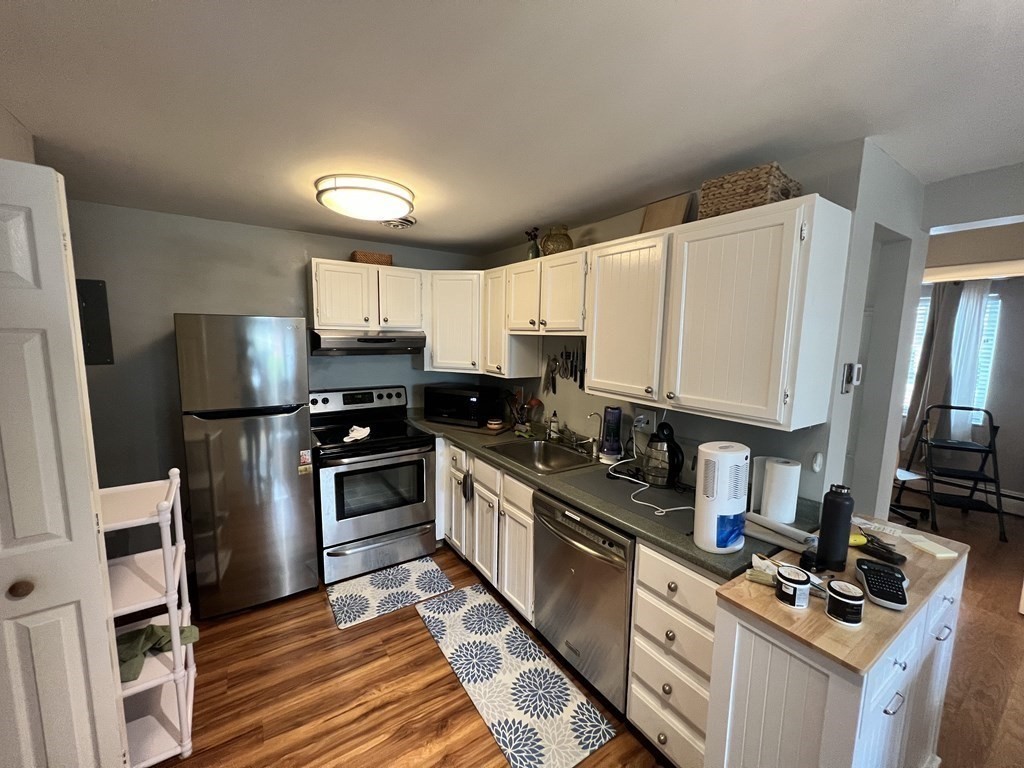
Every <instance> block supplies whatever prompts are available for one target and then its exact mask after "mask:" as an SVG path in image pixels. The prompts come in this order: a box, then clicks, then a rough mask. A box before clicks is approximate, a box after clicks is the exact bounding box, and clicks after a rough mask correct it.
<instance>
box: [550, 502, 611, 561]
mask: <svg viewBox="0 0 1024 768" xmlns="http://www.w3.org/2000/svg"><path fill="white" fill-rule="evenodd" d="M557 520H558V522H559V523H561V524H562V525H564V526H565V527H566V528H569V529H570V530H572V531H574V532H575V533H576V534H577V535H579V536H582V537H583V538H585V539H587V540H588V541H590V542H592V543H593V544H595V545H596V546H597V548H598V549H600V550H602V551H604V552H607V553H608V554H610V555H614V556H616V557H620V558H623V559H625V557H626V548H625V547H624V546H623V545H622V544H620V543H619V542H617V541H614V540H612V539H611V538H609V537H608V536H606V535H604V534H603V533H602V532H601V531H598V530H594V529H593V528H591V527H590V526H589V525H587V524H585V523H584V522H583V521H582V519H581V517H580V516H579V515H577V514H576V513H575V512H571V511H569V510H568V509H563V510H560V511H559V512H558V517H557Z"/></svg>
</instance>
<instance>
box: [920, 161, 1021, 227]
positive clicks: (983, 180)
mask: <svg viewBox="0 0 1024 768" xmlns="http://www.w3.org/2000/svg"><path fill="white" fill-rule="evenodd" d="M1021 214H1024V163H1019V164H1017V165H1006V166H1003V167H1002V168H993V169H992V170H989V171H980V172H978V173H970V174H967V175H965V176H956V177H954V178H952V179H946V180H945V181H937V182H935V183H933V184H929V185H928V186H927V188H926V189H925V198H924V222H923V224H924V228H925V229H931V228H932V227H942V226H948V225H951V224H969V223H971V222H975V221H988V220H990V219H999V218H1003V217H1006V216H1020V215H1021Z"/></svg>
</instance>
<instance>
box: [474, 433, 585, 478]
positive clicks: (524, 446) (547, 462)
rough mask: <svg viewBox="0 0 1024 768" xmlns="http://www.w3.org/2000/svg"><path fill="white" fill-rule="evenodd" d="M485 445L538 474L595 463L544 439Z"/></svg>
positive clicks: (547, 473) (562, 470)
mask: <svg viewBox="0 0 1024 768" xmlns="http://www.w3.org/2000/svg"><path fill="white" fill-rule="evenodd" d="M486 447H487V449H488V450H490V451H494V452H495V453H497V454H500V455H502V456H504V457H505V458H506V459H511V460H512V461H514V462H515V463H516V464H520V465H522V466H524V467H526V468H527V469H529V470H530V471H531V472H536V473H537V474H538V475H550V474H552V473H554V472H565V471H566V470H569V469H578V468H580V467H586V466H590V465H592V464H596V463H597V462H596V461H594V460H593V459H591V458H590V457H589V456H584V455H583V454H581V453H577V452H576V451H573V450H571V449H569V448H565V447H563V446H561V445H558V444H557V443H549V442H547V441H546V440H515V441H513V442H510V443H498V444H497V445H488V446H486Z"/></svg>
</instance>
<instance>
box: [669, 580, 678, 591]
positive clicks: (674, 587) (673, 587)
mask: <svg viewBox="0 0 1024 768" xmlns="http://www.w3.org/2000/svg"><path fill="white" fill-rule="evenodd" d="M677 589H679V585H678V584H676V583H675V582H674V581H670V582H669V583H668V591H669V592H675V591H676V590H677Z"/></svg>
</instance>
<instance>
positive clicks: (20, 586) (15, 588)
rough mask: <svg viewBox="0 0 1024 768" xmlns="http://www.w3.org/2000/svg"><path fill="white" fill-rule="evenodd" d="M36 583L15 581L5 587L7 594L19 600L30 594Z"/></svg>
mask: <svg viewBox="0 0 1024 768" xmlns="http://www.w3.org/2000/svg"><path fill="white" fill-rule="evenodd" d="M35 588H36V585H35V584H33V583H32V582H31V581H16V582H14V583H13V584H11V586H9V587H8V588H7V596H8V597H9V598H11V599H12V600H21V599H22V598H23V597H28V596H29V595H31V594H32V590H34V589H35Z"/></svg>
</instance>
